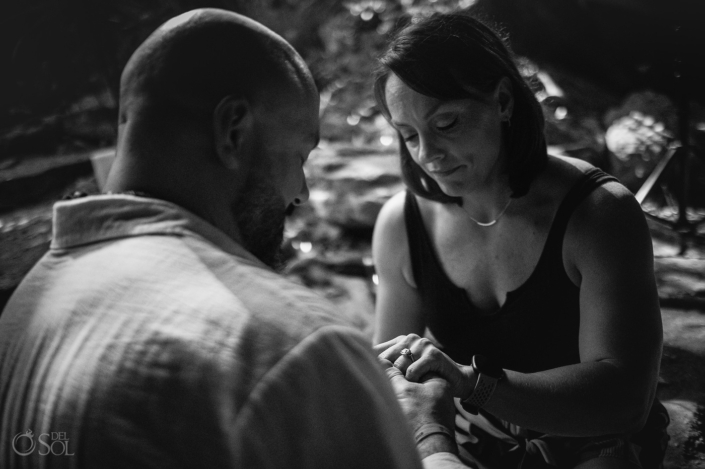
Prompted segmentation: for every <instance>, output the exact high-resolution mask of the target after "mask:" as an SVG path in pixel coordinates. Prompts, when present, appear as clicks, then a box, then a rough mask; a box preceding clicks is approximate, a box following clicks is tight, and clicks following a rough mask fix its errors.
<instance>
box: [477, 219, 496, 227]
mask: <svg viewBox="0 0 705 469" xmlns="http://www.w3.org/2000/svg"><path fill="white" fill-rule="evenodd" d="M497 220H499V218H496V219H494V220H492V221H491V222H489V223H482V222H481V221H477V220H475V219H473V220H472V221H474V222H475V223H477V224H478V225H480V226H492V225H494V224H495V223H497Z"/></svg>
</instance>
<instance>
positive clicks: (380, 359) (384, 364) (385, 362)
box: [377, 357, 394, 370]
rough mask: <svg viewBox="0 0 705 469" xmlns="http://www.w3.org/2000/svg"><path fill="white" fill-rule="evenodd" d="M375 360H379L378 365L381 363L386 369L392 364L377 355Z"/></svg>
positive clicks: (392, 364)
mask: <svg viewBox="0 0 705 469" xmlns="http://www.w3.org/2000/svg"><path fill="white" fill-rule="evenodd" d="M377 361H378V362H379V364H380V365H382V369H383V370H386V369H387V368H391V367H393V366H394V363H392V362H390V361H389V360H387V359H386V358H379V357H377Z"/></svg>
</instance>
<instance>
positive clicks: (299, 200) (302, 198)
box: [294, 178, 309, 206]
mask: <svg viewBox="0 0 705 469" xmlns="http://www.w3.org/2000/svg"><path fill="white" fill-rule="evenodd" d="M308 196H309V191H308V184H307V183H306V179H305V178H304V180H303V182H302V183H301V192H299V195H298V196H296V197H295V198H294V205H296V206H299V205H301V204H304V203H306V202H307V201H308Z"/></svg>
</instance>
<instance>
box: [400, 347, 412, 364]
mask: <svg viewBox="0 0 705 469" xmlns="http://www.w3.org/2000/svg"><path fill="white" fill-rule="evenodd" d="M399 354H400V355H401V356H403V357H409V358H410V359H411V363H414V362H415V361H416V358H414V354H413V353H411V350H409V349H408V348H405V349H404V350H402V351H401V352H399Z"/></svg>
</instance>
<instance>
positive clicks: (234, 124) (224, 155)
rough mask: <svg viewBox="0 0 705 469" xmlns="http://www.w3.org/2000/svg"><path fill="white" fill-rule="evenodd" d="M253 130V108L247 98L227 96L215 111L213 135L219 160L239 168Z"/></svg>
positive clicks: (229, 167) (225, 164)
mask: <svg viewBox="0 0 705 469" xmlns="http://www.w3.org/2000/svg"><path fill="white" fill-rule="evenodd" d="M252 131H253V116H252V108H251V107H250V104H249V103H248V101H247V100H246V99H245V98H238V97H235V96H226V97H225V98H223V99H222V100H221V101H220V102H219V103H218V105H217V106H216V107H215V110H214V111H213V137H214V140H215V142H214V143H215V152H216V155H217V156H218V160H219V161H220V162H221V164H222V165H223V166H225V167H226V168H228V169H237V168H238V167H239V166H240V164H241V162H242V152H243V150H244V147H245V146H246V145H247V142H248V140H249V138H250V137H251V134H252Z"/></svg>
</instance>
